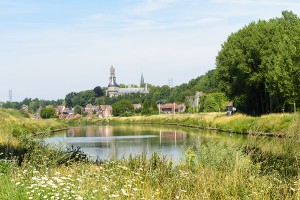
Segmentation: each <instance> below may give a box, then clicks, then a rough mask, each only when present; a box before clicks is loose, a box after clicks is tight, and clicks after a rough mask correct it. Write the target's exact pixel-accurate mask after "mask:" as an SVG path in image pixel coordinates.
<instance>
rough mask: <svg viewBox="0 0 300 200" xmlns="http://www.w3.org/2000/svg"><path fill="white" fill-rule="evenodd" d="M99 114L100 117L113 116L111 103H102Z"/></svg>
mask: <svg viewBox="0 0 300 200" xmlns="http://www.w3.org/2000/svg"><path fill="white" fill-rule="evenodd" d="M97 115H98V116H99V118H107V117H112V107H111V105H100V108H99V111H98V113H97Z"/></svg>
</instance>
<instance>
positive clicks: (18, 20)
mask: <svg viewBox="0 0 300 200" xmlns="http://www.w3.org/2000/svg"><path fill="white" fill-rule="evenodd" d="M283 10H289V11H293V12H294V13H295V14H297V15H298V16H300V1H299V0H89V1H84V0H51V1H40V0H26V1H25V0H0V101H8V100H9V92H8V91H9V90H12V96H13V97H12V100H13V101H22V100H23V99H24V98H26V97H27V98H39V99H47V100H56V99H60V98H64V97H65V96H66V94H68V93H70V92H79V91H82V90H89V89H93V88H94V87H96V86H101V87H106V86H107V85H108V80H109V70H110V67H111V65H113V66H114V67H115V69H116V77H117V83H118V84H120V83H123V84H126V85H128V84H136V85H138V84H139V82H140V78H141V74H142V73H143V75H144V79H145V82H147V83H150V84H152V85H159V86H162V85H168V84H169V80H173V86H176V85H180V84H182V83H187V82H188V81H190V80H191V79H194V78H197V77H198V76H200V75H203V74H205V73H206V72H207V71H208V70H211V69H214V68H215V58H216V56H217V54H218V51H220V50H221V45H222V44H223V43H224V42H225V41H226V39H227V37H228V36H229V35H230V34H231V33H234V32H236V31H238V30H239V29H241V28H243V27H244V26H246V25H248V24H249V23H250V22H253V21H258V20H259V19H263V20H269V19H271V18H275V17H280V16H281V11H283Z"/></svg>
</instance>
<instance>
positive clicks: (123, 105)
mask: <svg viewBox="0 0 300 200" xmlns="http://www.w3.org/2000/svg"><path fill="white" fill-rule="evenodd" d="M112 109H113V115H114V116H129V115H132V113H133V111H134V108H133V105H132V102H131V101H129V100H126V99H123V100H120V101H118V102H116V103H114V104H113V105H112Z"/></svg>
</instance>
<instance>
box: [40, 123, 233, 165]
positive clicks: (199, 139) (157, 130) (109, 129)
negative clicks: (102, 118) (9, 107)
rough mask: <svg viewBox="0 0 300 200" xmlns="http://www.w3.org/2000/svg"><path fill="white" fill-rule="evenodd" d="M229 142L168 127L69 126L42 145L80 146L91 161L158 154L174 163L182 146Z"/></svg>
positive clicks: (201, 133)
mask: <svg viewBox="0 0 300 200" xmlns="http://www.w3.org/2000/svg"><path fill="white" fill-rule="evenodd" d="M222 138H223V139H224V138H227V139H232V137H230V136H229V135H228V134H220V133H216V132H207V131H203V130H198V129H180V128H177V127H172V126H167V127H166V126H149V125H114V126H85V127H72V128H70V129H69V130H67V131H65V132H60V133H57V134H55V135H53V136H52V137H49V138H45V143H46V144H49V143H51V144H53V145H57V146H67V147H71V146H72V145H73V146H74V147H77V146H79V147H81V150H82V151H84V152H85V153H87V154H88V155H89V156H91V158H92V159H97V157H98V158H99V159H108V158H112V157H116V158H122V157H123V156H125V157H128V156H129V155H130V154H132V155H140V154H141V153H145V154H146V155H148V156H149V155H152V154H153V153H154V152H158V153H159V154H161V155H165V156H167V157H168V158H170V159H173V160H174V161H175V162H179V161H180V159H181V158H182V156H183V145H184V146H185V147H188V146H191V145H197V146H199V145H201V144H202V143H205V142H207V141H210V140H218V139H222Z"/></svg>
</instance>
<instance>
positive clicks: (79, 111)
mask: <svg viewBox="0 0 300 200" xmlns="http://www.w3.org/2000/svg"><path fill="white" fill-rule="evenodd" d="M74 114H75V115H76V114H80V115H82V107H81V106H79V105H76V106H75V107H74Z"/></svg>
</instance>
